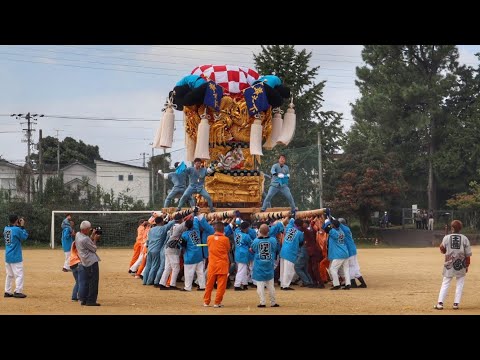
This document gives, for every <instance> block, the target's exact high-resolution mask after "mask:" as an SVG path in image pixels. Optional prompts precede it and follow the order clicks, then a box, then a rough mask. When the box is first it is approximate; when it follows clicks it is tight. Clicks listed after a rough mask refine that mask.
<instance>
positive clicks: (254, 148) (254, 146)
mask: <svg viewBox="0 0 480 360" xmlns="http://www.w3.org/2000/svg"><path fill="white" fill-rule="evenodd" d="M262 131H263V127H262V120H260V119H259V118H257V119H255V120H254V121H253V124H252V126H251V128H250V154H251V155H260V156H263V152H262Z"/></svg>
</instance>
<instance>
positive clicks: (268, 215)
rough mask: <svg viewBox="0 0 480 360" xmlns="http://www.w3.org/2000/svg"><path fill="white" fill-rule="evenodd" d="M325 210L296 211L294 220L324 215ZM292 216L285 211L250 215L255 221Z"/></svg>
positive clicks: (289, 212) (288, 211)
mask: <svg viewBox="0 0 480 360" xmlns="http://www.w3.org/2000/svg"><path fill="white" fill-rule="evenodd" d="M325 212H326V209H325V208H323V209H314V210H305V211H297V212H296V213H295V218H296V219H305V218H309V217H314V216H319V215H323V214H325ZM291 214H292V212H291V211H290V210H287V211H271V212H257V213H254V214H252V217H253V218H254V219H256V220H277V219H281V218H285V217H289V216H290V215H291Z"/></svg>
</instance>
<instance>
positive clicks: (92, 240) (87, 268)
mask: <svg viewBox="0 0 480 360" xmlns="http://www.w3.org/2000/svg"><path fill="white" fill-rule="evenodd" d="M101 235H102V229H101V228H100V227H97V228H95V229H93V231H92V224H91V223H90V221H87V220H84V221H82V223H81V224H80V232H77V235H76V236H75V246H76V247H77V251H78V256H79V257H80V261H81V263H82V266H83V269H84V274H83V275H84V276H85V279H79V283H80V299H81V300H82V301H81V305H86V306H100V304H99V303H97V297H98V281H99V268H98V262H99V261H100V258H99V257H98V255H97V242H98V241H99V240H100V236H101ZM80 280H85V281H80Z"/></svg>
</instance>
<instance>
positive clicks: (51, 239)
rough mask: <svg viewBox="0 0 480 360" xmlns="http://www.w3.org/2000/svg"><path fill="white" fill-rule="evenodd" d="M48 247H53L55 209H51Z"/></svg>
mask: <svg viewBox="0 0 480 360" xmlns="http://www.w3.org/2000/svg"><path fill="white" fill-rule="evenodd" d="M50 247H51V248H52V249H54V248H55V211H52V224H51V229H50Z"/></svg>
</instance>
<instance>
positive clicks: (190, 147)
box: [185, 133, 196, 161]
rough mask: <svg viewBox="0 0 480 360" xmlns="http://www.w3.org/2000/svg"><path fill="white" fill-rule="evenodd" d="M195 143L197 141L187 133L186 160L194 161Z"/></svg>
mask: <svg viewBox="0 0 480 360" xmlns="http://www.w3.org/2000/svg"><path fill="white" fill-rule="evenodd" d="M195 145H196V142H195V140H194V139H192V138H191V137H190V135H188V134H187V133H185V148H186V153H187V154H186V160H187V161H193V159H195Z"/></svg>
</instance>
